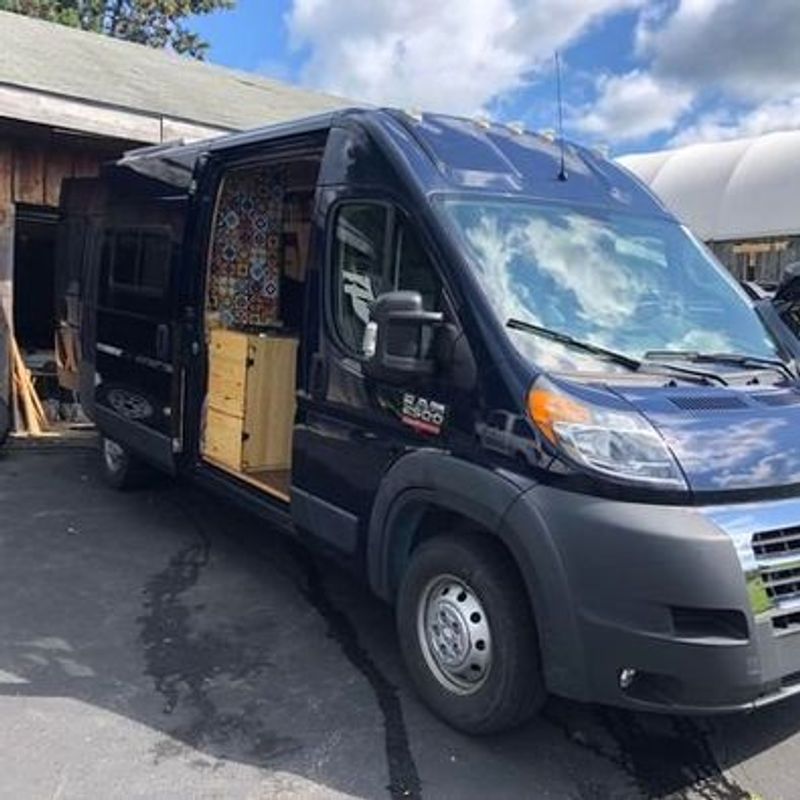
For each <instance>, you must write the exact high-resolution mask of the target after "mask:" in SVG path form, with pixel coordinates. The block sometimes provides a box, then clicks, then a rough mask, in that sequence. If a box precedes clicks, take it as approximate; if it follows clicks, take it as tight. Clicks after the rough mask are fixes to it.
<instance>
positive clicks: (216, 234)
mask: <svg viewBox="0 0 800 800" xmlns="http://www.w3.org/2000/svg"><path fill="white" fill-rule="evenodd" d="M321 158H322V152H321V150H320V151H319V152H315V151H304V152H302V153H299V154H295V155H293V156H292V157H282V158H279V159H275V160H267V161H263V160H262V161H260V162H258V163H255V164H247V165H243V166H236V167H233V168H231V169H230V170H229V171H228V172H227V173H225V175H224V176H223V178H222V181H221V183H220V186H219V190H218V193H217V197H216V202H215V209H214V216H213V221H212V227H211V240H210V246H209V248H208V263H207V270H206V276H205V278H206V280H205V302H204V314H203V319H204V329H205V339H206V352H207V354H208V363H207V365H206V366H207V369H206V375H207V383H206V395H205V400H204V403H203V409H202V426H201V445H200V453H201V458H202V459H203V460H204V461H206V462H208V463H209V464H212V465H213V466H215V467H217V468H219V469H222V470H224V471H226V472H228V473H231V474H233V475H235V476H237V477H238V478H239V479H241V480H243V481H245V482H247V483H249V484H251V485H253V486H255V487H257V488H258V489H260V490H261V491H264V492H266V493H268V494H271V495H273V496H275V497H278V498H280V499H282V500H286V501H288V500H289V484H290V475H291V457H292V427H293V423H294V415H295V389H296V370H297V356H298V349H299V337H300V333H301V330H302V322H303V302H304V294H305V280H306V266H307V263H308V252H309V244H310V237H311V218H312V211H313V204H314V193H315V189H316V182H317V175H318V173H319V167H320V162H321Z"/></svg>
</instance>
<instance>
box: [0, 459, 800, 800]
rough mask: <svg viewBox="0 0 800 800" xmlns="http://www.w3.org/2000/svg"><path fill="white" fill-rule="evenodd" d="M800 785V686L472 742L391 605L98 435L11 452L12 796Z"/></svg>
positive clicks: (1, 510) (7, 770)
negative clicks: (429, 688)
mask: <svg viewBox="0 0 800 800" xmlns="http://www.w3.org/2000/svg"><path fill="white" fill-rule="evenodd" d="M751 796H755V797H761V798H764V800H798V798H800V701H790V702H789V703H787V704H784V705H782V706H778V707H774V708H771V709H768V710H765V711H762V712H759V713H758V714H754V715H749V716H745V715H740V716H735V717H724V718H714V719H707V718H700V719H694V718H693V719H688V718H685V717H659V716H649V715H638V714H630V713H626V712H620V711H615V710H612V709H605V708H599V707H593V706H584V705H580V704H575V703H568V702H565V701H559V700H552V701H550V702H549V703H548V705H547V707H546V709H545V711H544V714H543V715H542V717H541V718H540V719H538V720H536V721H535V722H534V723H532V724H530V725H529V726H527V727H526V728H525V729H524V730H521V731H519V732H517V733H514V734H512V735H506V736H502V737H492V738H486V739H470V738H468V737H465V736H462V735H460V734H458V733H455V732H454V731H452V730H450V729H449V728H447V727H446V726H444V725H443V724H441V723H440V722H438V721H437V720H436V719H435V718H434V717H432V716H431V715H430V713H429V712H428V711H427V710H426V709H425V708H424V707H423V706H422V705H421V704H420V703H419V702H418V701H417V699H416V698H415V696H414V694H413V691H412V690H411V688H410V686H409V684H408V681H407V679H406V676H405V674H404V671H403V667H402V662H401V658H400V654H399V652H398V648H397V644H396V642H395V638H394V629H393V622H392V616H391V613H390V611H389V610H388V609H386V608H385V607H384V606H382V605H381V604H380V603H378V602H376V601H375V600H374V599H373V598H372V597H371V596H370V595H369V594H368V593H367V592H366V591H365V590H364V589H363V588H362V587H360V586H359V585H358V584H357V583H355V582H354V581H353V580H352V579H351V578H349V577H348V576H347V575H346V574H344V573H342V572H340V571H339V570H338V569H335V568H333V567H332V566H331V565H329V564H327V563H326V562H324V561H321V560H317V559H313V558H311V557H309V556H308V555H307V554H306V553H305V552H304V551H303V550H302V549H301V548H299V547H297V546H296V545H294V544H293V543H292V542H290V541H288V540H286V539H284V538H282V537H281V536H280V535H279V534H277V533H275V532H273V531H271V530H270V529H269V528H268V527H265V526H264V525H263V524H262V523H260V522H259V521H257V520H254V519H253V518H251V517H248V516H245V515H243V514H241V513H239V512H237V511H236V510H235V509H233V508H232V507H231V506H229V505H227V504H225V503H223V502H220V501H217V500H215V499H214V498H212V497H209V496H207V495H204V494H203V493H201V492H198V491H197V490H195V489H192V488H191V487H186V486H177V485H174V484H170V483H168V482H165V483H164V484H163V485H161V486H159V487H157V488H154V489H151V490H147V491H142V492H137V493H132V494H118V493H114V492H113V491H111V490H109V489H107V488H105V486H104V485H103V484H102V483H101V481H100V477H99V472H98V469H97V455H96V454H95V453H94V452H93V451H92V450H91V449H90V448H89V447H83V448H70V449H64V448H50V449H48V448H37V449H33V450H11V451H0V799H2V800H6V798H8V799H9V800H39V799H40V798H42V800H44V799H45V798H47V800H54V799H58V800H67V799H70V800H72V799H74V800H78V799H80V800H84V799H85V800H96V799H99V798H102V800H116V799H117V798H143V799H144V798H147V800H161V799H162V798H165V799H166V798H170V799H171V798H192V799H194V798H197V799H198V800H211V798H235V799H237V800H238V799H239V798H241V799H242V800H255V799H256V798H258V799H261V798H291V799H292V800H294V799H295V798H304V799H305V798H311V799H313V798H336V797H359V798H431V799H433V798H436V800H439V799H445V798H458V799H459V800H472V798H475V799H476V800H477V799H478V798H480V800H485V799H486V798H514V799H515V800H516V798H536V799H537V800H538V799H539V798H568V799H569V800H611V799H612V798H613V799H614V800H617V799H620V800H622V799H626V800H627V798H650V797H658V798H687V799H688V798H705V799H706V800H742V799H743V798H749V797H751Z"/></svg>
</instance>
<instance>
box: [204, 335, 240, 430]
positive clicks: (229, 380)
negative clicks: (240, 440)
mask: <svg viewBox="0 0 800 800" xmlns="http://www.w3.org/2000/svg"><path fill="white" fill-rule="evenodd" d="M247 359H248V337H247V336H246V335H244V334H242V333H236V332H235V331H222V330H214V331H212V332H211V344H210V347H209V369H208V404H209V406H211V408H215V409H216V410H217V411H224V412H225V413H227V414H233V415H234V416H239V417H241V416H244V398H245V391H246V387H247Z"/></svg>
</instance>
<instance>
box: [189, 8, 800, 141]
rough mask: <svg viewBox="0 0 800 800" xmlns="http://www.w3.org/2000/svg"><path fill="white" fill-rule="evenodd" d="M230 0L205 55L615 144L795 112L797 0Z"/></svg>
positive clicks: (732, 130)
mask: <svg viewBox="0 0 800 800" xmlns="http://www.w3.org/2000/svg"><path fill="white" fill-rule="evenodd" d="M757 8H758V13H757V14H754V13H753V12H754V10H755V6H754V4H753V2H752V0H651V1H649V2H648V0H436V2H431V0H239V2H238V5H237V8H236V9H235V10H233V11H227V12H218V13H215V14H213V15H210V16H208V17H203V18H199V19H197V20H196V21H194V22H193V26H194V27H195V28H196V29H197V30H198V32H200V33H201V35H203V36H204V37H205V38H206V39H207V40H208V41H209V42H210V43H211V51H210V54H209V58H210V60H211V61H214V62H217V63H219V64H223V65H226V66H230V67H236V68H239V69H243V70H247V71H252V72H259V73H262V74H265V75H269V76H272V77H275V78H279V79H281V80H284V81H289V82H292V83H296V84H299V85H304V86H308V87H311V88H315V89H320V90H323V91H329V92H332V93H335V94H340V95H342V96H345V97H349V98H352V99H353V100H356V101H358V100H366V101H369V102H373V103H384V104H390V105H399V106H403V107H418V108H423V109H432V110H444V111H452V112H456V113H464V114H474V113H479V112H485V113H488V114H489V116H491V117H493V118H497V119H501V120H504V121H512V120H513V121H517V120H519V121H522V122H524V123H526V124H527V125H529V126H531V127H533V128H536V129H542V128H552V127H554V125H555V120H556V108H555V83H554V76H553V52H554V51H555V50H559V52H560V53H561V58H562V63H563V84H564V104H565V126H566V130H567V135H568V136H570V137H572V138H575V139H578V140H581V141H587V142H590V143H595V144H605V145H608V146H610V147H611V149H612V151H613V152H615V153H621V152H629V151H637V150H638V151H641V150H650V149H656V148H661V147H667V146H676V145H681V144H687V143H692V142H695V141H703V140H709V139H726V138H733V137H736V136H742V135H754V134H759V133H763V132H766V131H769V130H773V129H780V128H789V127H798V126H800V45H799V44H798V43H800V2H798V1H797V0H759V3H758V5H757Z"/></svg>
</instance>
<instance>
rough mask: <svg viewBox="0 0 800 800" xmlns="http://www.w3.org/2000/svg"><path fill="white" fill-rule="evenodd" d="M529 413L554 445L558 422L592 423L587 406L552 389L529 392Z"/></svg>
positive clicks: (533, 389)
mask: <svg viewBox="0 0 800 800" xmlns="http://www.w3.org/2000/svg"><path fill="white" fill-rule="evenodd" d="M528 413H529V414H530V415H531V419H532V420H533V421H534V422H535V423H536V426H537V427H538V428H539V430H540V431H541V432H542V433H543V434H544V435H545V436H546V437H547V438H548V439H549V440H550V441H551V442H552V443H553V444H558V436H557V434H556V432H555V429H554V428H553V426H554V425H555V424H556V423H557V422H590V421H591V418H592V417H591V413H590V411H589V409H588V408H586V406H584V405H581V404H580V403H578V402H577V401H576V400H572V399H571V398H569V397H567V396H566V395H563V394H560V393H559V392H554V391H553V390H552V389H545V388H541V387H540V388H536V387H534V388H532V389H531V390H530V392H528Z"/></svg>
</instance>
